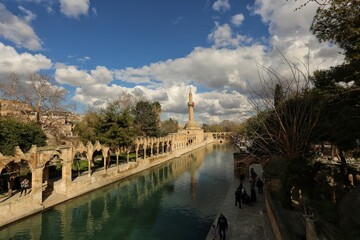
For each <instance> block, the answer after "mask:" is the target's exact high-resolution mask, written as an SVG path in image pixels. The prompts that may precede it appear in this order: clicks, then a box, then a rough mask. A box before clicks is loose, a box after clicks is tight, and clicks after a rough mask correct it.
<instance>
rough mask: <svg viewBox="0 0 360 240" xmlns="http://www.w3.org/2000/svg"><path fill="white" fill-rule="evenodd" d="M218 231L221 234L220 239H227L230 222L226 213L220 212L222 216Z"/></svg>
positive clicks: (219, 220)
mask: <svg viewBox="0 0 360 240" xmlns="http://www.w3.org/2000/svg"><path fill="white" fill-rule="evenodd" d="M217 227H218V232H219V236H220V240H225V238H226V230H228V222H227V219H226V217H225V216H224V214H222V213H220V216H219V218H218V221H217Z"/></svg>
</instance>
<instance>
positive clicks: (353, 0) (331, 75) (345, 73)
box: [311, 0, 360, 86]
mask: <svg viewBox="0 0 360 240" xmlns="http://www.w3.org/2000/svg"><path fill="white" fill-rule="evenodd" d="M359 16H360V1H357V0H331V1H327V2H326V3H325V4H321V5H320V6H319V8H318V10H317V13H316V15H315V17H314V19H313V23H312V26H311V31H312V32H313V33H314V34H315V36H316V37H317V38H318V39H319V40H320V41H321V42H325V41H330V42H331V43H334V44H337V45H338V46H339V47H341V48H342V49H343V50H344V55H345V62H344V63H343V64H341V65H338V66H334V67H332V68H330V69H329V70H325V71H324V70H323V71H321V73H318V74H317V75H315V80H316V81H320V82H321V84H318V85H320V86H323V85H324V83H326V82H329V84H331V83H332V82H333V81H335V82H351V81H354V82H355V84H356V85H358V86H359V84H360V71H359V65H360V18H359Z"/></svg>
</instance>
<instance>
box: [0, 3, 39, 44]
mask: <svg viewBox="0 0 360 240" xmlns="http://www.w3.org/2000/svg"><path fill="white" fill-rule="evenodd" d="M28 17H29V16H28ZM25 18H26V17H25ZM29 18H30V19H31V16H30V17H29ZM0 35H1V36H2V37H3V38H5V39H6V40H9V41H11V42H13V43H15V44H16V45H17V46H19V47H25V48H27V49H30V50H41V45H42V41H41V40H40V38H39V37H38V36H37V35H36V33H35V32H34V30H33V29H32V27H31V26H30V25H29V23H28V22H27V21H25V20H23V19H21V18H19V17H17V16H15V15H13V14H12V13H11V12H9V11H8V10H7V9H6V7H5V5H4V4H2V3H0Z"/></svg>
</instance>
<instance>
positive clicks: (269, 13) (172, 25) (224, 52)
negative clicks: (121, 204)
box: [0, 0, 343, 124]
mask: <svg viewBox="0 0 360 240" xmlns="http://www.w3.org/2000/svg"><path fill="white" fill-rule="evenodd" d="M304 2H307V1H306V0H297V1H295V0H288V1H286V0H181V1H179V0H152V1H149V0H0V80H1V79H6V78H8V76H9V73H11V72H17V73H20V74H24V75H26V74H27V73H30V72H38V73H42V74H47V75H49V76H50V77H51V78H52V79H53V81H54V82H55V83H56V84H57V85H59V86H60V87H62V88H65V89H66V90H68V101H69V102H70V101H73V102H75V103H76V105H77V111H78V112H79V113H84V112H85V111H86V110H87V109H89V108H101V107H105V106H106V104H107V103H108V102H111V101H114V100H117V99H119V98H120V99H121V98H122V97H123V96H126V95H129V94H130V95H133V96H136V97H137V98H138V99H143V100H146V101H159V102H160V104H161V106H162V115H161V118H162V120H166V119H169V118H173V119H176V120H178V121H179V123H180V124H184V123H185V122H186V121H187V119H188V110H187V101H188V93H189V91H190V89H191V91H192V93H193V99H194V102H195V110H194V111H195V120H196V121H197V122H199V123H209V124H212V123H218V122H221V121H223V120H230V121H235V122H242V121H244V120H245V119H247V118H248V117H249V116H251V115H253V114H254V113H255V111H254V109H253V107H252V105H251V104H250V102H251V101H250V102H249V99H251V98H252V97H253V96H254V91H256V90H255V89H259V88H261V81H260V79H259V72H260V73H261V70H259V67H260V68H262V67H266V68H270V69H274V70H275V71H276V72H278V73H281V74H283V75H287V74H288V73H289V68H288V67H287V66H286V64H285V63H284V57H283V56H285V57H286V58H287V59H288V60H290V61H292V62H294V63H295V64H297V65H298V66H300V67H301V66H303V65H304V63H308V62H309V66H310V71H314V70H317V69H326V68H329V67H330V66H334V65H337V64H339V63H341V62H342V61H343V57H342V55H340V54H339V52H340V49H339V48H338V47H337V46H334V45H332V44H329V43H320V42H318V40H317V39H316V38H315V37H314V36H313V35H312V33H311V32H310V31H309V28H310V25H311V22H312V19H313V16H314V15H315V12H316V8H317V7H318V6H317V5H316V4H315V3H309V4H307V6H306V7H303V8H301V9H300V10H297V11H294V9H296V8H297V7H299V6H300V5H301V4H302V3H304ZM282 55H283V56H282ZM305 65H306V64H305Z"/></svg>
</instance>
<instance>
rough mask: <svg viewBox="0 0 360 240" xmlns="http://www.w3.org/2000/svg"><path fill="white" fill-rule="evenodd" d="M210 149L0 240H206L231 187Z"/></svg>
mask: <svg viewBox="0 0 360 240" xmlns="http://www.w3.org/2000/svg"><path fill="white" fill-rule="evenodd" d="M233 177H234V170H233V146H232V145H230V144H210V145H207V146H206V147H203V148H200V149H197V150H194V151H192V152H189V153H187V154H184V155H183V156H181V157H180V158H176V159H174V160H170V161H167V162H166V163H164V164H161V165H159V166H157V167H154V168H152V169H149V170H145V171H143V172H141V173H138V174H136V175H133V176H131V177H128V178H126V179H123V180H121V181H118V182H116V183H113V184H111V185H108V186H106V187H104V188H101V189H98V190H95V191H93V192H90V193H88V194H86V195H83V196H80V197H78V198H75V199H73V200H70V201H68V202H65V203H63V204H60V205H57V206H55V207H54V208H53V209H52V210H49V211H46V212H44V213H41V214H37V215H34V216H32V217H30V218H26V219H24V220H22V221H20V222H17V223H15V224H12V225H8V226H7V227H5V228H3V229H1V230H0V239H122V240H127V239H136V240H138V239H182V240H183V239H205V238H206V235H207V233H208V230H209V228H210V225H211V224H212V222H213V221H214V218H215V216H216V214H217V213H218V210H219V208H220V207H221V205H222V202H223V200H224V198H225V195H226V193H227V192H228V189H229V187H230V186H231V184H232V182H233Z"/></svg>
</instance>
